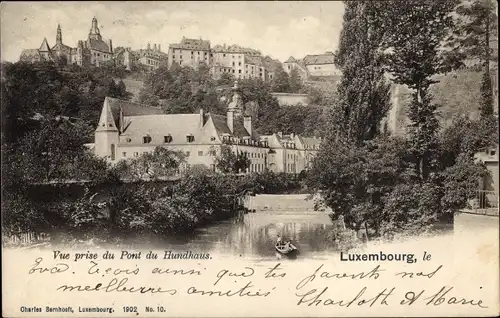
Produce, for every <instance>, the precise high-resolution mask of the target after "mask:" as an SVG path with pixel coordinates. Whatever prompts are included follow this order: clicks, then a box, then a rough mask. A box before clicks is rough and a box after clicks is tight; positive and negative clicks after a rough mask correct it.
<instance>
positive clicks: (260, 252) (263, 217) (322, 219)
mask: <svg viewBox="0 0 500 318" xmlns="http://www.w3.org/2000/svg"><path fill="white" fill-rule="evenodd" d="M331 230H332V225H331V221H330V219H329V218H328V216H327V215H326V214H325V213H323V212H307V211H305V212H302V213H301V212H297V211H294V212H282V211H280V212H273V211H258V212H257V213H251V214H246V215H245V216H244V217H243V220H239V221H238V220H229V221H224V222H220V223H217V224H214V225H212V226H209V227H207V228H204V229H200V230H198V231H197V232H196V233H194V234H193V235H192V236H188V237H180V238H175V239H173V238H170V239H167V240H162V241H157V242H156V243H154V245H155V247H157V248H161V249H172V250H178V251H185V250H191V251H193V252H203V253H207V252H208V253H210V252H212V253H217V254H229V255H232V256H235V257H249V256H250V257H258V258H266V259H267V258H280V259H283V258H286V259H293V258H296V257H300V258H303V257H307V256H308V255H310V254H311V253H314V252H329V251H332V252H334V250H333V247H332V244H331V242H330V240H328V235H329V233H330V232H331ZM278 234H280V235H281V236H283V237H285V238H286V239H290V240H292V242H293V244H294V245H295V246H297V247H298V249H299V251H298V253H296V254H295V255H291V256H289V255H283V254H280V253H278V252H277V251H276V249H275V247H274V244H275V242H276V238H277V235H278Z"/></svg>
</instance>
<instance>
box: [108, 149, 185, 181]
mask: <svg viewBox="0 0 500 318" xmlns="http://www.w3.org/2000/svg"><path fill="white" fill-rule="evenodd" d="M185 158H186V155H185V154H184V153H182V152H179V151H173V150H170V149H168V148H165V147H160V146H158V147H156V148H155V149H154V150H153V151H152V152H145V153H143V154H142V155H141V156H139V157H137V158H130V159H126V160H121V161H120V162H118V164H117V165H116V166H115V167H114V172H115V173H116V175H118V177H119V178H120V179H132V180H143V179H156V178H161V177H168V176H173V175H175V174H176V173H177V172H178V169H179V167H180V165H181V163H182V162H184V161H185Z"/></svg>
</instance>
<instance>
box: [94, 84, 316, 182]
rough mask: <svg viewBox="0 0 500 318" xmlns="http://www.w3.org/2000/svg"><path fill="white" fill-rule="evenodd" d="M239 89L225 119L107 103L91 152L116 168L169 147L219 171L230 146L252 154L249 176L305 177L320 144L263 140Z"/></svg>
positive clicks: (297, 138) (190, 161)
mask: <svg viewBox="0 0 500 318" xmlns="http://www.w3.org/2000/svg"><path fill="white" fill-rule="evenodd" d="M236 88H237V87H236V86H235V87H234V95H233V98H232V101H231V102H230V103H229V105H228V110H227V115H226V116H221V115H215V114H209V113H205V112H204V111H203V110H200V112H199V113H197V114H169V115H167V114H164V113H163V111H162V110H161V109H159V108H156V107H152V106H146V105H140V104H135V103H131V102H128V101H123V100H119V99H115V98H110V97H106V99H105V100H104V105H103V107H102V111H101V116H100V119H99V123H98V127H97V129H96V131H95V142H94V144H93V145H92V146H91V149H93V152H94V154H95V155H97V156H99V157H103V158H106V159H107V160H108V161H109V162H111V163H117V162H119V161H120V160H127V159H129V158H134V157H139V156H140V155H141V154H143V153H145V152H152V151H153V150H154V149H155V148H156V147H157V146H162V147H168V148H170V149H172V150H177V151H182V152H184V153H185V154H186V155H187V159H186V163H187V164H188V165H204V166H207V167H210V168H212V169H214V170H215V169H216V166H215V163H216V161H215V159H216V156H217V155H218V154H220V150H221V146H222V145H224V144H228V145H230V146H231V147H232V149H233V151H234V152H244V153H246V154H247V157H248V158H249V159H250V162H251V163H250V166H249V168H248V172H263V171H265V170H266V169H269V170H271V171H273V172H285V173H300V172H301V171H303V170H305V169H307V167H308V166H309V165H310V163H311V159H312V158H313V156H314V155H315V153H316V152H317V150H318V148H319V144H320V142H321V140H320V139H316V138H305V137H301V136H298V135H294V134H291V135H288V136H285V135H283V134H281V133H275V134H272V135H268V136H258V135H257V134H256V133H255V131H254V129H253V126H252V117H250V116H247V115H246V114H244V112H243V104H242V101H241V98H240V96H239V94H238V93H237V91H236ZM214 153H215V155H214Z"/></svg>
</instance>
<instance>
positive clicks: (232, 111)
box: [227, 81, 243, 133]
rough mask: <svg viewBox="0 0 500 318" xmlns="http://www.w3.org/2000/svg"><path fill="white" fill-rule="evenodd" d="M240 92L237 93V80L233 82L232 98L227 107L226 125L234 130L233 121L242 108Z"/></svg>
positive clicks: (238, 115)
mask: <svg viewBox="0 0 500 318" xmlns="http://www.w3.org/2000/svg"><path fill="white" fill-rule="evenodd" d="M242 104H243V103H242V102H241V98H240V94H239V93H238V81H236V82H234V86H233V100H232V101H231V102H230V103H229V106H228V107H227V127H228V128H229V130H230V131H231V133H233V132H234V121H235V120H236V119H237V118H238V117H240V115H241V112H242V110H243V107H242Z"/></svg>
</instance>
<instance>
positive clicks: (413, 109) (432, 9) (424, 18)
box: [384, 0, 460, 179]
mask: <svg viewBox="0 0 500 318" xmlns="http://www.w3.org/2000/svg"><path fill="white" fill-rule="evenodd" d="M457 3H458V2H457V1H456V0H445V1H424V0H422V1H418V2H417V3H413V2H412V3H404V4H402V3H400V2H397V1H394V2H384V4H386V7H385V8H386V9H385V10H384V12H385V13H386V14H387V15H388V17H389V16H390V18H388V19H387V21H388V22H387V23H389V26H388V27H387V28H386V32H385V45H386V52H388V53H387V55H386V63H387V69H388V71H389V72H390V73H391V74H392V75H393V76H394V81H395V82H396V83H397V84H404V85H406V86H407V87H408V88H410V89H411V90H413V93H412V101H411V104H410V106H409V112H408V117H409V119H410V121H411V125H410V138H411V145H412V152H413V154H414V158H415V170H416V172H417V175H419V176H420V177H421V178H423V179H426V178H427V177H428V175H429V172H430V171H431V170H432V169H434V168H435V159H436V154H437V146H438V131H439V122H438V120H437V118H436V110H437V107H438V105H436V104H435V103H433V102H432V96H431V94H430V92H429V88H430V86H431V85H432V84H433V83H436V80H434V79H433V78H434V76H435V75H436V74H440V73H444V72H446V71H449V70H451V69H453V68H455V67H458V66H459V65H460V60H457V59H456V55H455V54H454V53H455V52H454V51H450V50H445V47H444V45H446V44H447V43H448V42H449V41H448V40H449V36H450V35H451V32H452V31H453V30H454V27H455V20H454V17H453V15H452V13H453V9H454V8H455V6H456V5H457Z"/></svg>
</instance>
